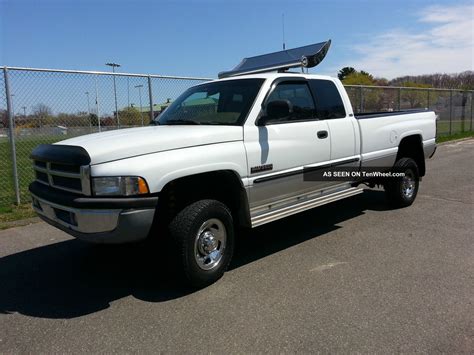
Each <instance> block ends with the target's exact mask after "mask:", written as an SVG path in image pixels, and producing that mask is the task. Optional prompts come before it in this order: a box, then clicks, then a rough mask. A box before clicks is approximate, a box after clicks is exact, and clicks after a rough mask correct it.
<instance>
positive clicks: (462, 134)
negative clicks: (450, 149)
mask: <svg viewBox="0 0 474 355" xmlns="http://www.w3.org/2000/svg"><path fill="white" fill-rule="evenodd" d="M472 137H474V131H468V132H459V133H454V134H451V135H449V134H448V135H442V136H438V138H436V142H438V143H443V142H448V141H452V140H456V139H462V138H472Z"/></svg>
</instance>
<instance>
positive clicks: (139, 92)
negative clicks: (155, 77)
mask: <svg viewBox="0 0 474 355" xmlns="http://www.w3.org/2000/svg"><path fill="white" fill-rule="evenodd" d="M135 87H136V88H137V89H138V98H139V100H140V117H141V119H142V127H143V108H142V87H143V85H135Z"/></svg>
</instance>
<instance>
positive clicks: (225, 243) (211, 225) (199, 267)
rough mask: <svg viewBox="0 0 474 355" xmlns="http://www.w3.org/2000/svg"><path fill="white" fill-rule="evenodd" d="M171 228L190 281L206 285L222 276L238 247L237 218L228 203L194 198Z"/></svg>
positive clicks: (180, 260) (181, 263) (184, 270)
mask: <svg viewBox="0 0 474 355" xmlns="http://www.w3.org/2000/svg"><path fill="white" fill-rule="evenodd" d="M168 231H169V235H170V237H171V238H172V241H173V242H174V245H175V247H176V251H177V257H178V262H179V267H180V269H181V271H182V273H183V274H184V276H185V279H186V280H187V281H188V283H189V284H191V285H192V286H195V287H205V286H207V285H210V284H212V283H214V282H215V281H217V280H218V279H219V278H221V277H222V275H223V274H224V272H225V270H226V269H227V267H228V266H229V264H230V261H231V259H232V253H233V249H234V228H233V221H232V215H231V213H230V211H229V209H228V208H227V206H225V205H224V204H223V203H221V202H219V201H216V200H201V201H197V202H194V203H192V204H190V205H189V206H187V207H185V208H184V209H183V210H182V211H180V212H179V213H178V214H177V215H176V216H175V217H174V218H173V220H172V221H171V223H170V224H169V228H168Z"/></svg>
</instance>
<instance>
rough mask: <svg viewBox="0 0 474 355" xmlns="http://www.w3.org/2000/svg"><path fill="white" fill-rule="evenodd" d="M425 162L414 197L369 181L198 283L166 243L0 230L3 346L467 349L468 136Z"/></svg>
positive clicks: (472, 300)
mask: <svg viewBox="0 0 474 355" xmlns="http://www.w3.org/2000/svg"><path fill="white" fill-rule="evenodd" d="M427 171H428V173H427V176H426V177H425V178H424V179H423V182H422V183H421V187H420V191H419V194H418V198H417V200H416V202H415V204H414V205H413V206H411V207H409V208H405V209H399V210H390V209H388V207H387V206H386V205H385V202H384V194H383V192H382V191H366V192H365V193H364V194H361V195H358V196H354V197H352V198H350V199H347V200H343V201H339V202H336V203H333V204H330V205H326V206H323V207H321V208H317V209H314V210H312V211H309V212H305V213H302V214H300V215H297V216H294V217H290V218H287V219H284V220H281V221H278V222H275V223H273V224H270V225H266V226H262V227H259V228H257V229H255V230H253V231H251V232H250V233H248V234H247V235H244V236H243V237H242V238H241V239H240V240H239V243H238V246H237V251H236V255H235V260H234V263H233V264H232V266H231V269H230V270H229V271H228V272H227V273H226V275H225V276H224V278H223V279H222V280H220V281H219V282H218V283H216V284H214V285H212V286H210V287H208V288H206V289H203V290H200V291H197V292H191V291H189V290H187V289H185V288H183V287H182V286H180V285H179V284H177V283H176V282H175V281H174V279H173V273H172V270H170V268H169V266H168V265H166V263H163V260H164V258H163V256H164V255H165V254H166V253H167V251H166V250H160V249H159V248H157V250H144V248H143V247H141V246H119V247H98V246H92V245H88V244H84V243H81V242H79V241H76V240H73V239H71V238H70V237H69V236H68V235H66V234H64V233H62V232H60V231H59V230H56V229H54V228H52V227H50V226H48V225H46V224H44V223H36V224H32V225H29V226H25V227H17V228H12V229H8V230H5V231H2V232H0V353H18V352H21V353H23V352H29V353H37V352H42V353H51V352H54V353H63V352H72V353H79V352H80V353H82V352H106V353H110V352H157V351H165V352H187V353H188V352H206V353H208V352H213V353H223V352H239V353H247V352H251V353H255V352H305V353H306V352H317V351H319V352H325V353H327V352H331V353H334V352H349V351H351V352H378V353H385V352H426V353H434V352H449V353H459V352H466V353H472V352H474V235H473V233H472V231H473V229H474V228H473V227H474V226H473V224H474V223H473V222H474V215H473V181H474V140H468V141H462V142H456V143H450V144H446V145H443V146H440V147H439V148H438V151H437V153H436V155H435V157H434V158H433V159H432V160H431V161H429V162H428V164H427Z"/></svg>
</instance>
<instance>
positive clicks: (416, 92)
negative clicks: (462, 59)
mask: <svg viewBox="0 0 474 355" xmlns="http://www.w3.org/2000/svg"><path fill="white" fill-rule="evenodd" d="M345 87H346V90H347V93H348V95H349V98H350V100H351V103H352V106H353V108H354V111H355V113H359V112H379V111H398V110H414V109H429V110H433V111H435V112H436V114H437V115H438V121H437V122H436V125H437V134H438V136H443V135H449V134H454V133H461V132H467V131H472V113H473V97H474V92H473V91H472V90H456V89H432V88H413V87H390V86H363V85H362V86H359V85H346V86H345Z"/></svg>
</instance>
